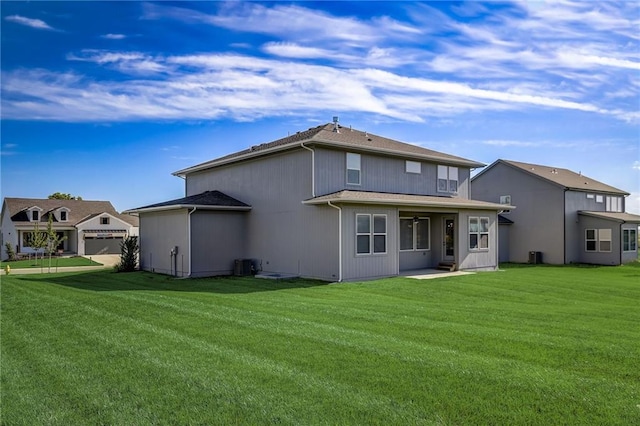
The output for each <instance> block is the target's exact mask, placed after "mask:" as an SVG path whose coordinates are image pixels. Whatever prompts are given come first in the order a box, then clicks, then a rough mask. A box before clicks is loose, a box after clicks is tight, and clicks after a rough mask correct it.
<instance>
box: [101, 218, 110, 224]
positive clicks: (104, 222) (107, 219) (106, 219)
mask: <svg viewBox="0 0 640 426" xmlns="http://www.w3.org/2000/svg"><path fill="white" fill-rule="evenodd" d="M108 224H109V218H108V217H101V218H100V225H108Z"/></svg>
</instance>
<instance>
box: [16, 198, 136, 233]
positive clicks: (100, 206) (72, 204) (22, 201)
mask: <svg viewBox="0 0 640 426" xmlns="http://www.w3.org/2000/svg"><path fill="white" fill-rule="evenodd" d="M4 202H5V208H6V209H7V211H8V214H9V215H10V217H11V220H12V221H14V222H16V223H20V222H26V223H29V217H28V215H27V209H29V208H30V207H34V206H36V207H39V208H41V209H42V214H41V215H40V222H41V223H46V222H47V221H48V220H49V214H51V213H53V212H54V211H55V210H57V209H59V208H61V207H66V208H67V209H68V210H69V211H68V213H67V221H66V222H57V220H56V219H55V216H54V222H55V223H59V224H60V225H62V224H64V225H68V226H75V225H76V224H78V223H80V222H83V221H85V220H86V219H87V218H88V217H90V216H92V215H94V216H95V215H98V214H101V213H109V214H110V215H112V216H114V217H117V218H118V219H121V220H123V221H125V222H127V223H129V224H130V225H132V226H138V218H137V217H134V216H130V215H123V214H119V213H118V212H117V211H116V209H115V208H114V207H113V205H111V202H109V201H91V200H50V199H47V198H10V197H7V198H5V199H4Z"/></svg>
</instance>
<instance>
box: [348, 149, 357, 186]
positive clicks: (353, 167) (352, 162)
mask: <svg viewBox="0 0 640 426" xmlns="http://www.w3.org/2000/svg"><path fill="white" fill-rule="evenodd" d="M347 184H349V185H360V154H354V153H353V152H347Z"/></svg>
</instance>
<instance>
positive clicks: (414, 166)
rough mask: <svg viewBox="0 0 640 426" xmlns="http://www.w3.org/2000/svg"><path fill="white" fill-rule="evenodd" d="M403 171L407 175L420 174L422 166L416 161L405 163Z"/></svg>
mask: <svg viewBox="0 0 640 426" xmlns="http://www.w3.org/2000/svg"><path fill="white" fill-rule="evenodd" d="M404 171H405V172H407V173H416V174H420V173H421V172H422V164H421V163H420V162H418V161H409V160H407V161H405V164H404Z"/></svg>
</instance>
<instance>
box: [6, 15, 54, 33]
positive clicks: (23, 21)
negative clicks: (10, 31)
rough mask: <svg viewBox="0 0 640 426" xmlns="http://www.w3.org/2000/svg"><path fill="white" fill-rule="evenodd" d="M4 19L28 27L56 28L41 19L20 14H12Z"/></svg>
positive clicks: (39, 28)
mask: <svg viewBox="0 0 640 426" xmlns="http://www.w3.org/2000/svg"><path fill="white" fill-rule="evenodd" d="M4 19H5V20H6V21H10V22H15V23H17V24H20V25H25V26H27V27H31V28H36V29H38V30H55V28H53V27H51V26H50V25H49V24H47V23H46V22H44V21H42V20H40V19H32V18H25V17H24V16H20V15H10V16H7V17H6V18H4Z"/></svg>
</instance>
